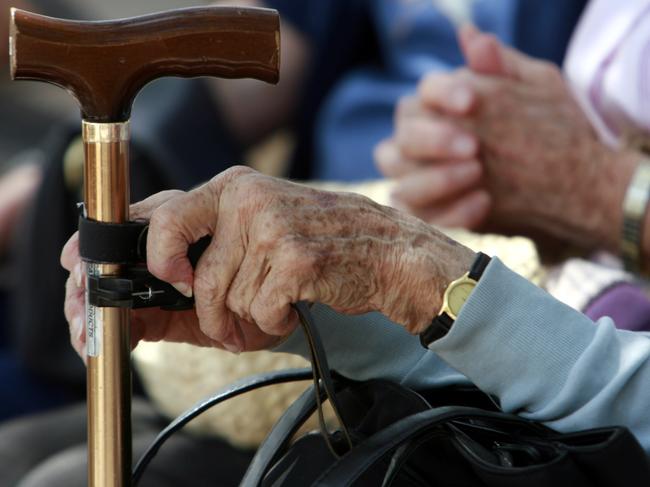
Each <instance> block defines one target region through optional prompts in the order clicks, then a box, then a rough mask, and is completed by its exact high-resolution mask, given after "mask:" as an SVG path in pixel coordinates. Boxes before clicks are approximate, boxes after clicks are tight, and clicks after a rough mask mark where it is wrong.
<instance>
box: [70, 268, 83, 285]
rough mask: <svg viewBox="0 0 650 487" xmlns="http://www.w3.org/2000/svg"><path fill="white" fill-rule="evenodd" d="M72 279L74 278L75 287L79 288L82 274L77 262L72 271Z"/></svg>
mask: <svg viewBox="0 0 650 487" xmlns="http://www.w3.org/2000/svg"><path fill="white" fill-rule="evenodd" d="M72 277H73V278H74V283H75V285H76V286H77V287H81V284H82V280H83V273H82V272H81V262H78V263H77V265H75V266H74V269H72Z"/></svg>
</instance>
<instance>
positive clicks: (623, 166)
mask: <svg viewBox="0 0 650 487" xmlns="http://www.w3.org/2000/svg"><path fill="white" fill-rule="evenodd" d="M460 41H461V46H462V48H463V51H464V53H465V56H466V58H467V61H468V67H469V68H470V69H469V70H467V69H464V70H459V71H457V72H455V73H452V74H449V75H430V76H428V77H426V78H424V79H423V80H422V82H421V84H420V86H419V89H418V97H417V104H416V106H415V107H414V108H412V109H411V111H412V112H417V113H418V114H419V116H426V114H430V113H435V114H436V115H435V117H437V118H438V119H440V118H441V117H446V118H445V120H446V122H447V123H455V124H456V125H457V126H458V127H460V128H463V129H464V130H466V131H469V132H470V133H472V134H474V135H475V136H476V137H477V139H478V140H479V141H480V145H481V156H480V159H481V163H482V164H483V167H484V169H483V174H482V177H481V182H480V184H481V185H482V186H483V187H484V188H486V189H487V190H488V192H489V195H490V197H489V200H490V202H491V205H490V206H489V208H488V206H487V205H485V206H484V207H483V208H482V210H484V211H478V212H477V215H478V217H480V220H479V222H478V223H483V225H484V228H489V229H491V230H500V231H506V232H516V233H524V234H539V233H542V234H545V235H549V236H552V237H554V238H557V239H560V240H563V241H569V242H573V243H575V244H578V245H584V246H593V245H594V244H604V245H605V246H606V247H612V246H615V245H616V239H617V236H618V234H619V232H618V231H617V229H618V228H620V216H619V213H620V207H621V206H620V202H621V200H622V194H623V193H624V191H625V186H626V184H627V181H629V177H630V175H631V172H632V170H633V166H634V164H635V161H634V155H633V154H615V153H613V152H612V151H611V150H609V149H607V148H606V147H605V146H604V145H603V144H602V143H600V142H599V141H598V140H597V137H596V134H595V133H594V131H593V130H592V129H591V126H590V125H589V122H588V120H587V119H586V117H585V115H584V114H583V112H582V111H581V109H580V108H579V106H578V105H577V103H576V102H575V101H574V99H573V97H572V95H571V93H570V91H569V88H568V86H567V84H566V82H565V81H564V79H563V78H562V76H561V73H560V72H559V70H558V69H557V68H556V67H555V66H553V65H551V64H549V63H546V62H542V61H536V60H533V59H530V58H528V57H526V56H524V55H522V54H520V53H517V52H515V51H514V50H512V49H509V48H506V47H504V46H502V45H501V44H499V42H498V41H497V40H496V39H495V38H494V37H492V36H489V35H485V34H482V33H479V32H477V31H476V30H474V29H473V28H465V29H463V30H462V31H461V34H460ZM458 90H461V91H467V92H468V93H469V95H468V98H469V99H470V100H471V103H468V104H466V105H465V106H466V110H464V111H463V110H458V107H457V106H456V105H454V103H453V102H452V100H453V96H452V93H454V92H457V91H458ZM398 115H399V114H398ZM402 118H404V117H402ZM400 123H405V122H402V121H400V118H399V117H398V119H397V124H398V126H399V124H400ZM396 130H397V131H399V130H400V129H399V127H398V128H397V129H396ZM424 138H425V137H424V136H423V137H421V138H420V139H419V140H414V141H413V145H415V146H417V145H418V144H420V145H424V144H425V141H424ZM402 155H403V152H402ZM403 159H406V156H403ZM430 164H431V162H430ZM402 165H403V166H406V165H408V164H402ZM449 174H450V170H449V169H448V170H447V172H446V173H444V174H442V175H441V179H443V180H444V179H445V177H446V178H447V179H448V178H449ZM409 176H410V177H411V178H417V177H418V175H417V172H415V171H412V172H411V173H410V174H409ZM399 184H400V185H401V184H402V183H399ZM399 195H400V192H399V186H398V191H397V194H396V198H397V199H399ZM456 201H458V198H456ZM439 208H440V205H438V204H436V203H435V202H434V203H433V204H431V205H430V206H429V208H428V209H427V211H429V212H432V213H433V214H436V211H438V209H439ZM417 209H418V210H420V211H421V208H417ZM456 223H458V224H460V225H463V222H462V221H457V222H456ZM464 226H467V225H466V224H465V225H464Z"/></svg>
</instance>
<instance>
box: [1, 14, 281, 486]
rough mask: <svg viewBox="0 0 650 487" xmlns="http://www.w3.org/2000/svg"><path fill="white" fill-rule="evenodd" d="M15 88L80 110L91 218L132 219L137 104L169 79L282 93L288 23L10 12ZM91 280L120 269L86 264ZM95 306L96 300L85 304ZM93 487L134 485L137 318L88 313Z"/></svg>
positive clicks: (259, 17) (116, 311)
mask: <svg viewBox="0 0 650 487" xmlns="http://www.w3.org/2000/svg"><path fill="white" fill-rule="evenodd" d="M9 53H10V58H11V62H10V67H11V77H12V79H29V80H38V81H44V82H48V83H53V84H56V85H58V86H61V87H63V88H65V89H67V90H68V92H70V93H71V94H72V95H74V96H75V98H76V99H77V101H78V102H79V105H80V107H81V113H82V118H83V119H84V122H83V142H84V148H85V166H84V169H85V174H84V202H85V209H86V216H87V217H88V218H90V219H92V220H96V221H100V222H112V223H121V222H126V221H128V218H129V148H128V141H129V123H128V121H127V120H128V119H129V118H130V113H131V103H132V102H133V99H134V98H135V96H136V95H137V93H138V92H139V91H140V89H141V88H142V87H143V86H144V85H146V84H147V83H148V82H149V81H152V80H154V79H157V78H161V77H164V76H182V77H196V76H212V77H225V78H255V79H259V80H262V81H266V82H268V83H277V81H278V76H279V62H280V19H279V17H278V13H277V12H276V11H275V10H268V9H257V8H239V7H225V6H210V7H195V8H188V9H179V10H172V11H170V12H161V13H157V14H151V15H146V16H142V17H136V18H132V19H121V20H115V21H103V22H78V21H70V20H64V19H54V18H51V17H45V16H42V15H38V14H34V13H31V12H25V11H23V10H17V9H12V10H11V22H10V38H9ZM86 271H87V273H88V274H90V275H105V276H108V275H116V274H119V273H120V271H121V267H120V266H119V265H115V264H111V265H106V264H101V265H100V264H88V268H87V270H86ZM86 301H88V299H86ZM86 318H87V323H86V324H87V327H88V332H87V352H88V449H89V454H88V465H89V469H88V471H89V472H88V485H89V486H90V487H127V486H129V485H131V427H130V421H131V414H130V412H131V411H130V399H131V377H130V364H129V357H130V344H129V339H130V328H129V312H128V311H127V310H125V309H123V308H97V307H94V306H87V309H86Z"/></svg>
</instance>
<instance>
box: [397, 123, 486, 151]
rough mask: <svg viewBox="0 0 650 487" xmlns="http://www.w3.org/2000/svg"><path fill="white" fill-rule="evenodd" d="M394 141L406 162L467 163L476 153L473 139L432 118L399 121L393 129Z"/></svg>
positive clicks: (457, 128) (475, 141) (455, 128)
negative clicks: (450, 160)
mask: <svg viewBox="0 0 650 487" xmlns="http://www.w3.org/2000/svg"><path fill="white" fill-rule="evenodd" d="M395 139H396V141H397V145H398V147H399V149H400V151H401V153H402V154H404V156H405V157H406V158H407V159H467V158H471V157H475V156H476V155H477V152H478V141H477V140H476V138H475V137H474V136H473V135H471V134H469V133H467V132H466V131H464V130H463V129H461V128H459V127H457V126H456V125H454V124H451V123H448V122H445V121H442V120H438V119H435V118H415V119H406V120H403V121H402V122H401V123H400V124H399V125H398V126H397V127H396V136H395Z"/></svg>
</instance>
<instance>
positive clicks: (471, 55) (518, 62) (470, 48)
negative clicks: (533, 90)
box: [458, 24, 548, 82]
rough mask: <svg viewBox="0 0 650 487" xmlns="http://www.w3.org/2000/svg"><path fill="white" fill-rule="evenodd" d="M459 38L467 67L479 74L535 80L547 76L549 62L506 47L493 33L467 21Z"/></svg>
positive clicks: (461, 29) (460, 30) (459, 33)
mask: <svg viewBox="0 0 650 487" xmlns="http://www.w3.org/2000/svg"><path fill="white" fill-rule="evenodd" d="M458 41H459V43H460V46H461V50H462V52H463V55H464V56H465V60H466V61H467V66H468V67H469V68H470V69H471V70H472V71H474V72H475V73H478V74H486V75H492V76H501V77H504V78H510V79H514V80H519V81H529V82H535V81H538V80H539V79H540V77H541V76H544V74H545V70H546V69H547V68H548V67H547V66H546V63H543V62H541V61H538V60H536V59H533V58H531V57H529V56H526V55H525V54H523V53H522V52H519V51H517V50H516V49H512V48H511V47H508V46H505V45H504V44H503V43H502V42H501V41H499V39H497V38H496V37H495V36H494V35H493V34H486V33H485V32H481V31H480V30H479V29H477V28H476V27H475V26H473V25H471V24H466V25H463V26H461V28H460V29H459V30H458Z"/></svg>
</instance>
